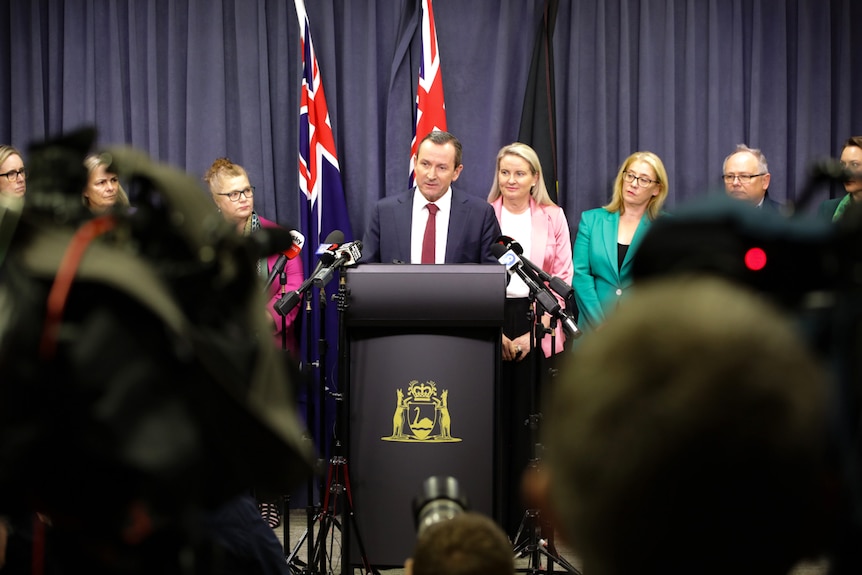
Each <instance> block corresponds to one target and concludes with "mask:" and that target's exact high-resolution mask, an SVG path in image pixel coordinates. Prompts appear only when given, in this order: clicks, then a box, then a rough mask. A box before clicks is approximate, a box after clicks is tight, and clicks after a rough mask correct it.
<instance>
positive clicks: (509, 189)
mask: <svg viewBox="0 0 862 575" xmlns="http://www.w3.org/2000/svg"><path fill="white" fill-rule="evenodd" d="M500 196H503V204H504V205H505V204H508V203H509V202H516V203H523V202H527V204H528V205H529V199H530V197H532V198H533V199H534V200H535V201H536V203H537V204H539V205H554V202H553V201H552V200H551V197H550V196H549V195H548V190H547V188H546V187H545V180H544V178H543V177H542V164H541V162H540V161H539V156H538V154H536V151H535V150H534V149H533V148H531V147H530V146H528V145H527V144H522V143H520V142H515V143H513V144H509V145H508V146H503V147H502V148H501V149H500V151H499V152H498V153H497V171H496V173H495V176H494V183H493V184H491V192H490V193H489V194H488V201H489V202H493V201H495V200H496V199H497V198H499V197H500Z"/></svg>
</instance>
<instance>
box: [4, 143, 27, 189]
mask: <svg viewBox="0 0 862 575" xmlns="http://www.w3.org/2000/svg"><path fill="white" fill-rule="evenodd" d="M26 191H27V171H26V170H25V169H24V160H23V159H22V158H21V152H19V151H18V150H16V149H15V148H13V147H12V146H7V145H2V146H0V194H3V195H7V196H14V197H18V198H20V197H23V196H24V193H25V192H26Z"/></svg>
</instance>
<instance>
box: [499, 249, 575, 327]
mask: <svg viewBox="0 0 862 575" xmlns="http://www.w3.org/2000/svg"><path fill="white" fill-rule="evenodd" d="M491 253H492V254H494V257H495V258H497V261H499V262H500V263H501V264H503V265H505V266H506V269H507V270H508V271H509V273H510V274H511V273H512V272H513V271H514V272H515V273H516V274H518V276H519V277H520V278H521V279H522V280H523V281H524V283H525V284H527V287H528V288H529V289H530V293H532V294H533V296H534V297H535V298H536V301H537V302H538V303H539V305H540V306H542V309H544V310H545V311H546V312H547V313H549V314H551V315H552V316H554V317H555V318H557V319H558V320H559V321H560V322H561V323H562V325H563V329H564V330H566V333H567V334H569V335H570V336H571V337H572V338H578V337H580V336H581V330H580V329H579V328H578V326H577V324H576V323H575V320H574V319H573V318H572V316H570V315H569V314H568V313H566V312H565V310H563V309H562V307H560V302H558V301H557V298H555V297H554V295H553V294H552V293H551V292H550V291H548V289H547V288H545V287H544V286H542V285H539V284H538V283H536V280H534V279H533V278H532V277H531V275H530V274H528V273H527V272H526V271H525V270H524V264H523V261H522V258H521V257H520V256H519V255H518V254H516V253H515V250H512V249H506V247H505V246H504V245H502V244H499V243H497V244H493V245H492V246H491Z"/></svg>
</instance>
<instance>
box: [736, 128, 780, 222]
mask: <svg viewBox="0 0 862 575" xmlns="http://www.w3.org/2000/svg"><path fill="white" fill-rule="evenodd" d="M722 177H723V178H724V188H725V189H726V190H727V195H729V196H730V197H732V198H736V199H738V200H745V201H747V202H750V203H752V204H754V206H755V207H757V208H762V209H766V210H774V211H777V210H779V209H780V208H781V204H780V203H778V202H776V201H775V200H773V199H771V198H770V197H769V194H768V192H767V188H769V166H767V164H766V156H764V155H763V152H761V151H760V150H758V149H756V148H749V147H748V146H746V145H745V144H739V145H738V146H736V150H735V151H734V152H733V153H732V154H730V155H729V156H728V157H726V158H725V159H724V169H723V174H722Z"/></svg>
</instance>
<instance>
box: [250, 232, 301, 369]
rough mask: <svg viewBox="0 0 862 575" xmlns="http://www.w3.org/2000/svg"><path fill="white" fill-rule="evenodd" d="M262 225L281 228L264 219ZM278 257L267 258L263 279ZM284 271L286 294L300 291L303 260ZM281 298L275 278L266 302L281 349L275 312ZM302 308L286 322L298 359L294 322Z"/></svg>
mask: <svg viewBox="0 0 862 575" xmlns="http://www.w3.org/2000/svg"><path fill="white" fill-rule="evenodd" d="M258 217H260V216H258ZM260 225H261V226H263V227H265V228H277V227H280V226H279V225H278V224H276V223H275V222H272V221H270V220H267V219H264V218H260ZM278 256H279V254H274V255H271V256H268V257H267V258H266V274H265V275H264V278H263V279H266V278H267V277H269V272H270V271H271V270H272V266H274V265H275V262H276V260H277V259H278ZM284 271H285V272H286V273H287V282H286V283H285V285H284V289H285V292H289V291H294V290H296V289H298V288H299V286H301V285H302V281H303V279H305V278H304V275H303V271H302V259H301V258H299V257H295V258H293V259H292V260H287V264H286V265H285V266H284ZM281 296H282V289H281V281H280V280H279V278H275V281H274V282H272V285H270V286H269V300H268V301H267V302H266V309H267V310H268V311H269V314H270V315H271V316H272V320H273V321H274V322H275V330H274V331H273V333H272V335H273V337H274V341H275V344H276V345H277V346H278V347H281V315H280V314H279V313H278V312H277V311H275V304H276V302H277V301H278V300H279V299H281ZM300 307H302V306H301V305H297V306H295V307H294V308H293V309H292V310H290V312H289V313H288V314H287V315H286V316H285V318H286V319H287V321H286V322H285V325H286V326H287V348H288V349H289V350H290V351H292V352H293V355H294V357H298V353H299V349H298V347H297V344H296V329H295V327H294V325H293V322H294V320H296V316H297V314H298V313H299V308H300Z"/></svg>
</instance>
